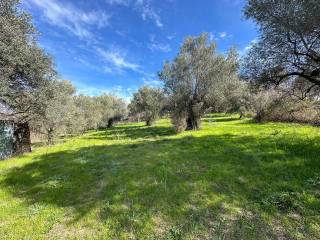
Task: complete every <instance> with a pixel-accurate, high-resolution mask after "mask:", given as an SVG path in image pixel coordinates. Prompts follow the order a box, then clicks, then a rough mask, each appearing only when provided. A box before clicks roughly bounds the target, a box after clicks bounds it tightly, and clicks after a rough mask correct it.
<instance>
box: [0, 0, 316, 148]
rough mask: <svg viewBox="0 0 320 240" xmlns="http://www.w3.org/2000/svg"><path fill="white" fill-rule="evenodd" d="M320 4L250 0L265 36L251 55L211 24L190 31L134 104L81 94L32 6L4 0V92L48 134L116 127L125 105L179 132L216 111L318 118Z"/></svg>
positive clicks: (21, 117) (249, 10)
mask: <svg viewBox="0 0 320 240" xmlns="http://www.w3.org/2000/svg"><path fill="white" fill-rule="evenodd" d="M319 9H320V1H317V0H308V1H303V0H302V1H294V0H290V1H273V0H248V1H247V4H246V6H245V9H244V13H245V16H246V17H247V18H249V19H251V20H253V21H255V22H256V24H257V26H258V27H259V30H260V36H259V37H258V38H257V39H256V41H255V42H254V43H253V44H252V46H251V47H250V50H249V51H248V52H247V53H246V54H245V55H244V57H242V58H240V57H239V54H238V53H237V50H236V49H235V48H230V50H229V51H228V52H227V53H226V54H221V53H218V52H217V49H216V44H215V43H214V42H213V41H210V40H209V39H208V34H205V33H204V34H202V35H200V36H198V37H187V38H186V39H185V41H184V42H183V44H182V46H181V48H180V51H179V53H178V54H177V56H176V57H175V58H174V59H173V60H172V61H167V62H165V64H164V66H163V69H162V70H161V71H160V72H159V73H158V76H159V79H160V80H161V81H162V83H163V87H161V88H151V87H142V88H141V89H139V91H138V92H137V93H135V94H134V96H133V98H132V101H131V103H130V104H129V107H128V108H127V106H126V104H125V102H124V101H123V100H122V99H120V98H118V97H115V96H112V95H102V96H98V97H89V96H77V95H76V94H75V93H76V90H75V88H74V87H73V86H72V84H71V83H70V82H67V81H59V80H57V73H56V71H55V70H54V67H53V63H52V60H51V57H50V56H48V54H46V53H45V52H44V51H43V49H41V48H40V47H39V46H38V44H37V36H38V33H37V31H36V29H35V27H34V26H33V24H32V22H31V17H30V15H28V14H27V13H25V12H23V11H21V10H20V9H19V8H18V1H16V0H0V32H1V38H0V98H1V100H2V101H4V102H5V103H7V104H8V105H9V106H10V107H11V108H12V109H14V111H15V115H16V118H17V119H18V121H19V122H24V123H28V124H29V125H30V126H31V127H32V129H34V130H36V131H37V132H40V133H42V134H45V136H46V137H47V140H48V143H52V142H53V139H54V137H55V136H57V135H60V134H66V133H71V134H79V133H82V132H84V131H86V130H89V129H98V128H105V127H112V125H113V123H114V122H116V121H120V120H122V119H123V118H125V117H126V116H127V114H129V118H130V119H135V116H138V119H143V120H145V121H146V124H147V125H152V124H153V123H154V122H155V120H156V119H157V118H159V117H160V116H162V115H166V116H167V115H169V116H170V117H171V120H172V123H173V125H174V128H175V130H176V132H182V131H184V130H197V129H199V128H200V127H201V117H203V116H204V114H206V113H209V112H230V113H239V117H243V116H245V115H250V116H252V117H253V118H254V119H255V120H256V121H258V122H262V121H291V122H304V123H312V124H319V123H320V109H319V100H320V98H319V87H320V18H319Z"/></svg>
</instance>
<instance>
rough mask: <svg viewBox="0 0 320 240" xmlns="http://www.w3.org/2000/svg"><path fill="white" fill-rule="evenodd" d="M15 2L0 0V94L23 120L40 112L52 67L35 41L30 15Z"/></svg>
mask: <svg viewBox="0 0 320 240" xmlns="http://www.w3.org/2000/svg"><path fill="white" fill-rule="evenodd" d="M18 6H19V1H18V0H0V33H1V37H0V98H1V99H2V100H4V101H5V102H6V103H7V104H9V105H10V106H11V107H12V108H14V109H15V111H16V113H17V115H19V117H20V120H21V121H27V120H29V119H31V118H36V117H37V116H38V115H39V114H43V113H44V111H45V102H46V101H45V99H46V96H47V95H48V94H49V90H50V89H48V87H49V85H50V80H51V79H53V78H54V77H55V71H54V69H53V66H52V60H51V57H50V56H48V55H47V54H46V53H45V52H44V51H43V50H42V49H41V48H40V47H39V46H38V45H37V33H36V30H35V28H34V26H33V24H32V22H31V16H30V15H29V14H27V13H26V12H24V11H21V9H20V8H19V7H18Z"/></svg>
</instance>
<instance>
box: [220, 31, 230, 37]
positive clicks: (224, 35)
mask: <svg viewBox="0 0 320 240" xmlns="http://www.w3.org/2000/svg"><path fill="white" fill-rule="evenodd" d="M227 36H228V34H227V33H226V32H221V33H219V37H220V38H225V37H227Z"/></svg>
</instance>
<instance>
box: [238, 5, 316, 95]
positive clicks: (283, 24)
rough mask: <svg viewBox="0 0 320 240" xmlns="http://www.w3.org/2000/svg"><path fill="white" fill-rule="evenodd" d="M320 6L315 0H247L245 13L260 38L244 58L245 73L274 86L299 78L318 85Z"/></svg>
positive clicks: (289, 82) (313, 85) (251, 78)
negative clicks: (257, 27) (254, 24)
mask: <svg viewBox="0 0 320 240" xmlns="http://www.w3.org/2000/svg"><path fill="white" fill-rule="evenodd" d="M319 9H320V1H318V0H301V1H300V0H299V1H297V0H285V1H284V0H281V1H273V0H248V1H247V4H246V7H245V9H244V12H245V15H246V17H247V18H249V19H252V20H253V21H255V22H256V23H257V25H258V26H259V29H260V37H259V39H258V40H257V42H256V43H255V44H254V46H253V47H252V48H251V50H250V51H249V54H248V56H247V58H246V59H245V61H244V66H245V69H244V72H245V75H246V76H247V77H248V78H249V79H250V80H259V81H260V82H263V83H272V84H277V85H279V84H281V83H286V84H288V85H292V83H294V81H295V80H296V79H297V78H300V79H302V80H303V81H304V82H306V83H308V84H309V85H311V87H312V88H313V87H316V86H318V87H319V86H320V38H319V34H320V33H319V31H320V25H319ZM307 92H308V91H307Z"/></svg>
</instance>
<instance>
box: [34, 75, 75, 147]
mask: <svg viewBox="0 0 320 240" xmlns="http://www.w3.org/2000/svg"><path fill="white" fill-rule="evenodd" d="M51 85H52V86H51V89H52V90H53V91H52V95H51V96H50V98H49V99H48V100H47V102H46V109H45V114H44V115H42V116H41V117H39V118H38V119H37V123H38V124H39V125H40V126H41V127H42V128H43V129H44V131H45V132H44V134H45V135H46V136H47V141H48V144H53V141H54V137H55V136H56V135H58V134H61V133H66V132H67V130H68V129H69V131H70V130H71V131H72V130H73V129H75V128H74V126H76V124H74V123H73V121H74V120H75V119H78V120H81V119H80V118H78V117H76V115H77V114H78V112H77V108H76V105H75V104H74V100H73V94H74V93H75V88H74V86H73V85H72V84H71V83H70V82H69V81H58V80H55V81H53V82H52V83H51Z"/></svg>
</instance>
